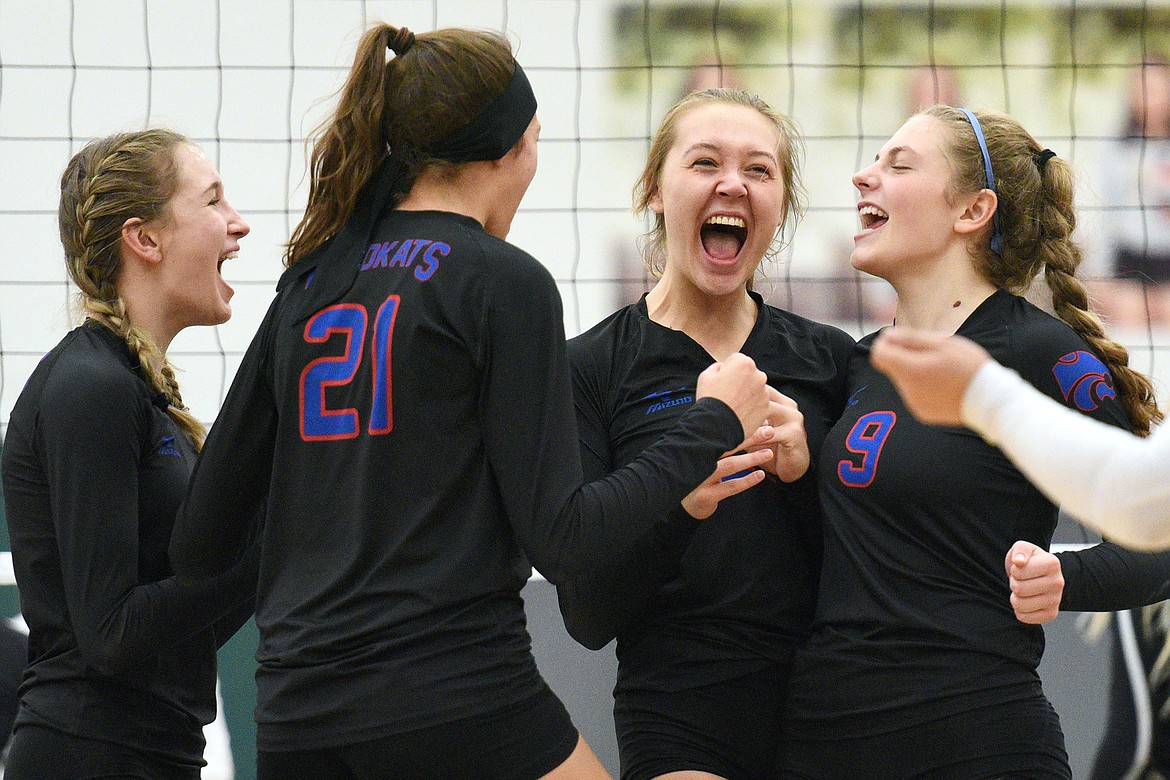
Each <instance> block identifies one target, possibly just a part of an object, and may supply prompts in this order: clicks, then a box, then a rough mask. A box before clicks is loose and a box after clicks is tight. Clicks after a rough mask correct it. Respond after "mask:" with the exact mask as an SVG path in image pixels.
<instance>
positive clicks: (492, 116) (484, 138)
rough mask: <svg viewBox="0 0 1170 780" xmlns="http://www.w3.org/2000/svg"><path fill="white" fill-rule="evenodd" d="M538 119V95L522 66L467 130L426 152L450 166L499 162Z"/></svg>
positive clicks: (465, 126)
mask: <svg viewBox="0 0 1170 780" xmlns="http://www.w3.org/2000/svg"><path fill="white" fill-rule="evenodd" d="M534 116H536V95H534V94H532V86H531V85H530V84H529V83H528V77H527V76H525V75H524V69H523V68H521V67H520V63H519V62H517V63H516V70H515V72H514V73H513V74H512V80H511V81H509V82H508V86H507V87H506V88H505V89H504V91H503V92H502V93H500V96H499V97H498V98H496V99H495V100H493V101H492V102H491V103H488V105H487V107H486V108H484V109H483V111H480V112H479V114H478V115H477V116H476V117H475V119H472V120H471V121H470V122H468V123H467V124H465V125H464V126H463V127H461V128H459V129H458V130H456V131H455V132H454V133H452V134H451V135H450V136H449V137H448V138H447V139H446V140H444V141H440V142H439V143H437V144H435V145H434V146H433V147H432V148H430V149H428V150H426V151H427V152H428V153H429V156H431V157H435V158H437V159H440V160H446V161H447V162H453V163H461V162H474V161H476V160H498V159H500V158H501V157H503V156H504V155H505V154H507V153H508V150H509V149H511V148H512V147H513V146H515V145H516V142H517V141H519V140H520V139H521V138H522V137H523V136H524V131H525V130H527V129H528V125H529V124H531V123H532V117H534Z"/></svg>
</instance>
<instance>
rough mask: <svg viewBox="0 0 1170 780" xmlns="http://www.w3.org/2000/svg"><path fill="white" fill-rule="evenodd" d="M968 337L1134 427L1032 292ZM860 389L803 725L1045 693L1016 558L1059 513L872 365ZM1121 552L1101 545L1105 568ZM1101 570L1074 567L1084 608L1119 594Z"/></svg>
mask: <svg viewBox="0 0 1170 780" xmlns="http://www.w3.org/2000/svg"><path fill="white" fill-rule="evenodd" d="M958 334H959V335H962V336H966V337H968V338H970V339H972V340H974V341H975V342H977V343H979V344H981V345H982V346H983V347H985V348H986V349H987V350H988V351H989V352H990V353H991V354H992V356H993V357H995V358H996V359H997V360H999V361H1000V362H1002V363H1003V364H1005V365H1007V366H1009V367H1011V368H1013V369H1015V370H1016V371H1018V372H1019V373H1020V374H1021V375H1022V376H1024V378H1026V379H1027V380H1028V381H1030V382H1031V383H1032V384H1034V385H1035V386H1036V387H1038V388H1039V389H1040V390H1042V391H1043V392H1045V393H1046V394H1047V395H1049V396H1051V397H1053V398H1055V399H1057V400H1058V401H1060V402H1061V403H1065V404H1068V405H1069V406H1072V407H1074V408H1078V409H1080V410H1081V411H1082V412H1084V413H1086V414H1090V415H1092V416H1094V417H1097V418H1099V419H1102V420H1105V421H1108V422H1110V423H1112V424H1115V425H1120V426H1127V425H1128V423H1127V421H1126V417H1125V414H1124V411H1123V409H1122V408H1121V406H1120V404H1119V403H1118V402H1117V399H1116V393H1115V391H1114V390H1113V387H1112V384H1111V382H1112V379H1111V377H1110V375H1109V372H1108V370H1107V368H1106V367H1105V365H1104V363H1102V361H1101V360H1100V359H1099V358H1097V357H1096V356H1095V355H1094V354H1093V353H1092V351H1091V350H1090V349H1089V348H1088V347H1087V345H1086V344H1085V343H1084V342H1083V341H1082V340H1081V339H1080V338H1079V337H1078V336H1077V335H1076V334H1075V333H1074V332H1073V331H1072V329H1071V328H1069V327H1068V326H1067V325H1065V324H1064V323H1062V322H1060V321H1059V320H1057V319H1056V318H1054V317H1051V316H1050V315H1048V314H1046V313H1044V312H1042V311H1041V310H1040V309H1038V308H1036V307H1035V306H1033V305H1032V304H1030V303H1028V302H1027V301H1025V300H1024V299H1022V298H1019V297H1016V296H1013V295H1010V294H1008V293H1006V292H1002V291H1000V292H997V293H995V294H994V295H992V296H991V297H990V298H988V299H987V300H986V301H984V302H983V304H981V305H980V306H979V307H978V308H977V309H976V311H975V312H973V313H972V314H971V316H970V317H969V318H968V319H967V321H966V322H965V323H964V324H963V325H962V327H960V328H959V330H958ZM870 338H872V337H870ZM867 340H868V339H867ZM863 343H864V342H863ZM849 385H850V393H851V395H850V398H849V401H848V404H847V407H846V409H845V412H844V414H843V415H842V417H841V419H840V421H839V422H838V423H837V425H835V426H834V427H833V429H832V431H831V432H830V433H829V436H828V439H827V440H826V443H825V446H824V448H823V450H822V457H821V464H820V469H819V471H820V477H821V497H822V501H823V503H824V509H825V516H826V523H825V527H826V535H825V552H824V567H823V573H822V578H821V588H820V593H819V596H818V602H817V618H816V621H815V623H814V628H813V635H812V637H811V639H810V640H809V642H808V643H807V644H806V646H805V648H804V649H803V650H802V651H801V652H800V653H798V656H797V663H796V670H795V672H794V678H793V683H792V685H793V696H792V698H791V700H790V707H789V716H790V723H789V725H790V728H791V730H792V732H793V733H794V734H800V735H802V736H806V737H810V738H814V739H830V738H834V737H845V738H848V737H851V736H872V735H876V734H881V733H884V732H886V731H892V730H895V729H898V728H904V727H906V726H910V725H913V724H916V723H921V722H924V721H927V720H930V719H933V718H936V717H942V716H946V715H952V714H956V713H958V712H961V711H963V710H966V709H969V708H974V707H978V706H981V705H987V704H992V703H995V702H997V701H1005V700H1011V699H1012V698H1026V697H1028V696H1031V695H1034V694H1035V691H1036V690H1038V686H1039V679H1038V677H1037V675H1036V667H1037V665H1038V663H1039V660H1040V656H1041V654H1042V652H1043V646H1044V638H1043V631H1042V629H1041V628H1040V627H1039V626H1031V625H1025V624H1023V623H1021V622H1019V621H1018V620H1016V618H1015V616H1014V614H1013V612H1012V608H1011V605H1010V603H1009V599H1008V595H1009V591H1008V585H1007V576H1006V574H1005V572H1004V557H1005V555H1006V553H1007V550H1008V549H1009V548H1010V547H1011V545H1012V543H1013V542H1014V541H1015V540H1017V539H1025V540H1028V541H1031V542H1033V543H1035V544H1037V545H1040V546H1042V547H1045V548H1047V546H1048V544H1049V541H1050V539H1051V535H1052V532H1053V529H1054V527H1055V525H1056V518H1057V510H1056V507H1055V506H1053V505H1052V504H1051V503H1050V502H1048V501H1047V499H1045V498H1044V496H1043V495H1042V494H1041V493H1040V492H1039V491H1038V490H1036V489H1035V488H1034V487H1033V486H1032V485H1031V484H1030V483H1028V481H1027V480H1026V479H1025V478H1024V477H1023V475H1021V474H1020V473H1019V471H1017V470H1016V469H1015V467H1014V466H1012V464H1011V463H1010V461H1008V459H1007V458H1006V457H1005V456H1004V455H1003V454H1002V453H1001V452H1000V451H999V450H997V449H996V448H994V447H992V446H990V445H988V444H986V443H985V442H983V440H982V439H981V438H980V437H979V436H978V435H976V434H974V433H972V432H970V431H968V430H966V429H960V428H938V427H932V426H926V425H923V424H920V423H919V422H917V421H916V420H915V419H914V418H913V416H912V415H911V414H910V413H909V412H908V411H907V410H906V408H905V406H904V405H903V404H902V401H901V399H900V398H899V396H898V394H897V392H896V391H895V390H894V388H893V386H892V385H891V383H890V382H889V380H888V379H886V377H885V376H884V375H882V374H881V373H879V372H878V371H876V370H874V369H873V368H872V367H871V366H870V365H869V363H868V361H867V360H864V359H855V360H854V361H853V363H852V364H851V370H850V381H849ZM1090 552H1092V551H1090ZM1115 552H1116V548H1114V549H1113V550H1112V551H1110V550H1109V549H1108V548H1105V549H1103V550H1102V551H1101V552H1096V553H1094V555H1095V556H1097V563H1101V564H1102V565H1103V568H1102V569H1101V570H1102V571H1108V570H1109V566H1108V562H1109V561H1110V559H1111V558H1113V557H1114V553H1115ZM1090 561H1092V559H1090ZM1094 570H1095V569H1094V565H1089V566H1085V567H1082V569H1081V570H1079V571H1078V572H1076V573H1075V574H1074V575H1073V577H1074V579H1075V580H1077V582H1078V583H1079V584H1076V585H1074V591H1078V589H1079V595H1078V593H1077V592H1074V594H1073V599H1074V601H1075V600H1076V599H1081V603H1082V605H1086V606H1082V607H1081V608H1091V607H1088V606H1087V605H1089V604H1094V603H1100V604H1101V605H1102V606H1104V604H1105V602H1107V601H1108V600H1109V596H1108V595H1106V594H1102V593H1100V592H1098V593H1096V594H1094V593H1093V592H1092V591H1093V579H1092V577H1091V576H1085V575H1091V574H1092V573H1093V572H1094ZM1122 570H1124V567H1122ZM1116 571H1117V570H1114V573H1116ZM1151 590H1152V589H1151V588H1150V587H1148V586H1147V585H1140V586H1135V587H1134V592H1139V591H1140V592H1142V593H1145V594H1146V595H1148V594H1149V592H1150V591H1151ZM1113 596H1114V597H1117V594H1116V593H1115V594H1113ZM1067 606H1069V605H1068V604H1066V607H1067ZM1112 608H1117V607H1112Z"/></svg>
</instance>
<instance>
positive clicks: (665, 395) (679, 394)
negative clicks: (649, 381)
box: [642, 387, 695, 414]
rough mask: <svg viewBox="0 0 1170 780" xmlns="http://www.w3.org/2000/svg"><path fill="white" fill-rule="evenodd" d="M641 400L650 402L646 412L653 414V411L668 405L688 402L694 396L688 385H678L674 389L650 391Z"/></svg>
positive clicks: (658, 410) (691, 400)
mask: <svg viewBox="0 0 1170 780" xmlns="http://www.w3.org/2000/svg"><path fill="white" fill-rule="evenodd" d="M642 400H643V401H649V402H650V406H649V407H647V409H646V414H653V413H654V412H660V411H662V410H663V409H665V408H667V407H668V406H679V405H680V404H689V403H691V402H693V401H694V400H695V396H694V394H693V393H692V392H691V389H690V388H689V387H679V388H676V389H674V390H659V391H658V392H657V393H651V394H650V395H648V396H646V397H645V398H643V399H642Z"/></svg>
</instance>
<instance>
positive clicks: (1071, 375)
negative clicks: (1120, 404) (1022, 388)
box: [1052, 350, 1117, 412]
mask: <svg viewBox="0 0 1170 780" xmlns="http://www.w3.org/2000/svg"><path fill="white" fill-rule="evenodd" d="M1052 373H1053V374H1054V375H1055V376H1056V382H1057V384H1058V385H1060V392H1061V393H1063V394H1064V400H1066V401H1068V402H1069V403H1071V404H1073V405H1074V406H1076V408H1078V409H1080V410H1081V411H1082V412H1091V411H1093V410H1095V409H1097V408H1098V406H1099V405H1100V402H1101V401H1103V400H1105V399H1106V398H1116V397H1117V391H1116V390H1114V389H1113V376H1112V375H1111V374H1110V373H1109V367H1108V366H1106V365H1105V364H1104V363H1102V362H1101V360H1100V358H1098V357H1097V356H1096V355H1093V354H1092V353H1089V352H1085V351H1084V350H1077V351H1076V352H1070V353H1068V354H1067V355H1065V356H1064V357H1062V358H1061V359H1060V360H1058V361H1057V362H1056V365H1054V366H1053V367H1052Z"/></svg>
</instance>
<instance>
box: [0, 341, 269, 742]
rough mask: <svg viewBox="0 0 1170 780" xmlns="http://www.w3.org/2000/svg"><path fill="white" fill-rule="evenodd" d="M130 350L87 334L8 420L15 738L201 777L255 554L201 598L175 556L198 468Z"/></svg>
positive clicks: (251, 588)
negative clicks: (23, 659) (63, 744)
mask: <svg viewBox="0 0 1170 780" xmlns="http://www.w3.org/2000/svg"><path fill="white" fill-rule="evenodd" d="M165 410H166V400H165V398H164V397H162V396H161V395H159V394H158V393H156V392H155V391H154V390H153V389H152V388H151V387H150V385H149V384H148V383H147V381H146V380H145V379H144V378H143V377H142V376H141V375H140V374H139V372H138V369H137V367H136V363H135V362H134V360H133V358H132V356H131V353H130V350H129V347H127V345H126V343H125V342H124V341H123V340H122V339H120V338H119V337H118V336H117V335H116V334H114V333H113V332H112V331H110V330H109V329H108V328H106V327H104V326H102V325H99V324H97V323H96V322H93V321H89V322H87V323H86V324H85V325H83V326H81V327H79V328H77V329H75V330H73V331H72V332H70V333H69V334H68V335H66V336H65V338H64V339H62V341H61V343H60V344H58V345H57V346H56V347H55V348H54V349H53V350H52V351H51V352H49V354H48V355H46V356H45V358H44V359H43V360H42V361H41V362H40V364H39V365H38V366H37V368H36V369H35V370H34V371H33V373H32V376H31V377H30V378H29V380H28V383H27V384H26V385H25V388H24V390H23V391H22V392H21V394H20V397H19V398H18V399H17V401H16V405H15V406H14V407H13V410H12V416H11V419H10V420H9V425H8V437H7V440H6V441H5V446H4V456H3V474H4V496H5V501H6V504H7V518H8V528H9V533H10V535H11V542H12V560H13V566H14V568H15V570H16V581H17V586H18V588H19V592H20V605H21V611H22V612H23V614H24V618H25V620H26V621H27V623H28V626H29V656H28V657H29V661H28V667H27V669H26V670H25V674H24V679H23V681H22V684H21V687H20V697H21V702H20V711H19V714H18V717H17V721H16V723H17V726H20V725H22V724H40V725H44V726H49V727H51V728H54V729H57V730H58V731H62V732H65V733H67V734H74V735H78V736H81V737H86V738H90V739H98V740H104V741H108V742H114V743H118V744H121V745H124V746H127V747H130V748H132V749H136V750H139V751H142V752H144V753H153V754H159V755H162V756H165V757H167V758H169V759H172V760H175V761H179V762H186V763H191V764H193V765H199V764H201V763H202V760H203V746H204V741H203V731H202V728H203V724H205V723H210V722H211V721H212V720H213V719H214V718H215V652H216V649H217V648H218V646H219V645H221V644H222V643H223V642H224V641H226V640H227V639H228V638H229V637H230V636H231V635H232V634H233V633H234V632H235V631H236V629H237V628H239V626H240V625H241V624H242V623H243V622H244V621H245V620H247V618H248V617H249V616H250V615H251V613H252V609H253V605H254V594H255V588H256V576H257V560H258V555H256V551H253V552H252V553H251V554H250V555H248V556H245V558H244V560H243V562H241V564H240V565H238V566H237V567H236V568H235V569H234V570H232V571H230V572H229V573H228V574H225V575H223V576H220V577H216V578H212V579H210V580H207V581H205V582H201V583H199V584H198V586H195V587H192V586H188V585H184V584H180V583H179V582H178V581H176V579H175V578H174V576H173V574H172V572H171V567H170V564H169V563H168V561H167V544H168V543H169V541H170V534H171V528H172V525H173V523H174V518H175V512H176V510H177V509H178V506H179V502H180V500H181V499H182V497H183V495H184V493H185V491H186V487H187V480H188V477H189V476H190V473H191V469H192V467H193V466H194V463H195V451H194V447H193V446H192V444H191V442H190V440H188V439H187V437H186V436H185V435H184V434H183V433H182V432H181V431H180V430H179V429H178V427H177V426H176V425H175V424H174V422H173V420H172V419H171V417H170V416H169V415H168V414H167V413H166V411H165Z"/></svg>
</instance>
